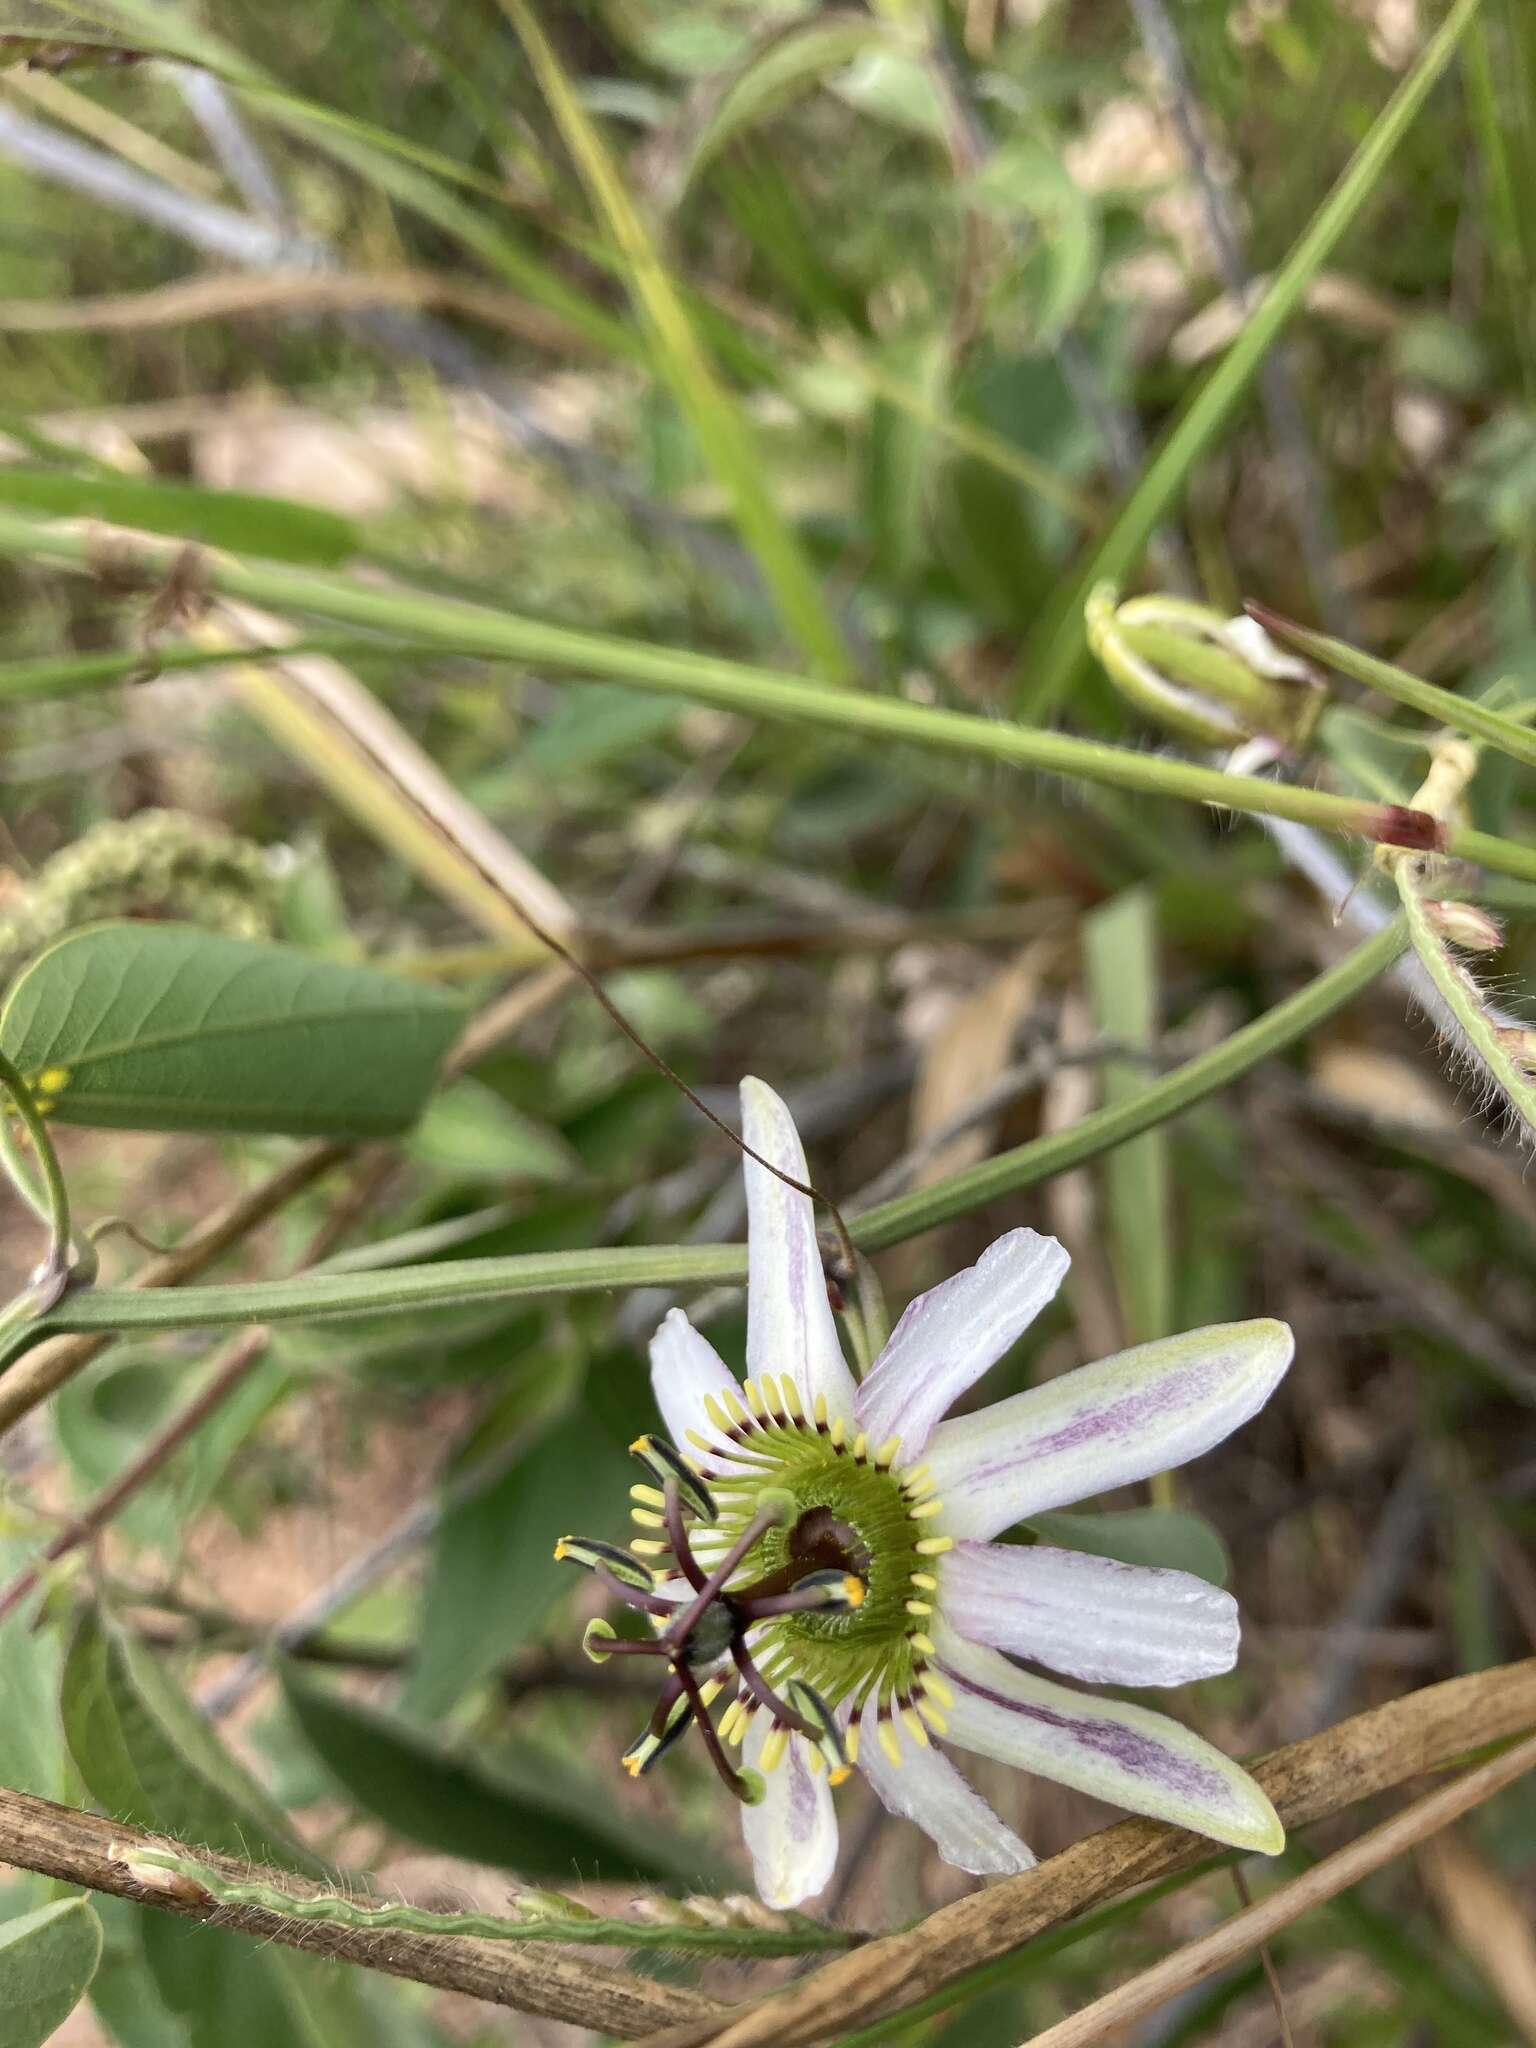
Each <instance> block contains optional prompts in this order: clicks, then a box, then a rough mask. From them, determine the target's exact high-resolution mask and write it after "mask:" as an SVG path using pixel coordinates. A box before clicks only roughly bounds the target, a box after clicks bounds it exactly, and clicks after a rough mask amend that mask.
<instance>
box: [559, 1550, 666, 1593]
mask: <svg viewBox="0 0 1536 2048" xmlns="http://www.w3.org/2000/svg"><path fill="white" fill-rule="evenodd" d="M664 1548H665V1545H664V1544H660V1543H656V1544H650V1545H647V1544H644V1543H637V1544H635V1545H634V1547H633V1549H631V1550H621V1549H620V1548H619V1546H618V1544H617V1543H603V1542H600V1541H599V1540H598V1538H597V1537H595V1536H562V1537H561V1538H560V1541H559V1542H558V1543H557V1544H556V1545H555V1556H556V1558H557V1560H558V1561H559V1562H560V1563H561V1564H579V1565H580V1566H581V1567H582V1568H583V1570H585V1571H589V1572H596V1571H605V1572H607V1573H609V1574H610V1575H611V1576H612V1577H613V1578H615V1579H617V1580H618V1582H619V1584H620V1585H621V1586H634V1587H636V1588H637V1589H638V1590H639V1591H641V1592H643V1593H649V1592H650V1590H651V1589H652V1587H653V1586H654V1585H655V1584H656V1574H655V1573H654V1572H653V1571H652V1570H651V1568H650V1566H649V1565H645V1564H642V1563H641V1562H640V1559H639V1557H638V1556H636V1555H635V1553H636V1552H637V1551H644V1550H646V1549H652V1550H662V1549H664Z"/></svg>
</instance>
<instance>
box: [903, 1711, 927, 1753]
mask: <svg viewBox="0 0 1536 2048" xmlns="http://www.w3.org/2000/svg"><path fill="white" fill-rule="evenodd" d="M901 1718H902V1721H903V1722H904V1723H905V1725H906V1728H907V1732H908V1734H910V1736H911V1737H912V1740H913V1741H914V1742H915V1743H917V1744H918V1746H919V1747H920V1748H922V1749H926V1748H927V1747H928V1730H927V1729H926V1728H925V1727H924V1726H923V1717H922V1715H921V1714H920V1713H919V1712H918V1711H917V1709H916V1707H903V1708H902V1710H901Z"/></svg>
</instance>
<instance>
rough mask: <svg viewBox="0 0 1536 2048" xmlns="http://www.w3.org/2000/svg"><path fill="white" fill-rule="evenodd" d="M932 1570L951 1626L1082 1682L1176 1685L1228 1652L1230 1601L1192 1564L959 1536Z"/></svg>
mask: <svg viewBox="0 0 1536 2048" xmlns="http://www.w3.org/2000/svg"><path fill="white" fill-rule="evenodd" d="M939 1570H940V1577H939V1587H940V1591H939V1602H940V1606H941V1608H942V1611H943V1614H944V1618H945V1620H946V1621H948V1622H950V1623H951V1624H952V1625H953V1627H954V1628H955V1629H956V1630H957V1631H958V1632H959V1633H960V1634H961V1635H963V1636H966V1637H968V1638H969V1639H970V1641H971V1642H973V1643H990V1644H991V1646H992V1648H993V1649H994V1650H1011V1651H1012V1652H1013V1654H1014V1656H1016V1657H1027V1658H1028V1659H1029V1660H1030V1662H1031V1663H1033V1664H1046V1665H1049V1666H1050V1668H1051V1670H1052V1671H1065V1672H1066V1673H1067V1675H1068V1677H1069V1678H1083V1679H1086V1680H1087V1681H1088V1682H1089V1684H1091V1685H1184V1684H1187V1683H1188V1682H1189V1680H1191V1679H1195V1678H1210V1677H1212V1676H1214V1674H1215V1673H1216V1672H1218V1671H1230V1670H1231V1669H1232V1666H1233V1665H1234V1664H1235V1663H1236V1662H1237V1643H1238V1634H1239V1628H1238V1619H1237V1602H1236V1601H1235V1600H1234V1599H1233V1598H1232V1595H1231V1594H1230V1593H1224V1592H1223V1591H1222V1590H1221V1588H1220V1587H1219V1586H1212V1585H1209V1584H1207V1582H1206V1581H1205V1580H1204V1579H1197V1578H1196V1577H1195V1575H1194V1573H1193V1572H1176V1571H1164V1570H1160V1569H1158V1568H1157V1567H1156V1566H1153V1565H1144V1564H1120V1563H1119V1562H1118V1561H1117V1560H1116V1559H1114V1558H1112V1557H1089V1556H1087V1555H1086V1554H1085V1553H1084V1552H1083V1551H1080V1550H1053V1549H1051V1548H1050V1547H1049V1546H1048V1545H1046V1544H1043V1543H1039V1544H1035V1545H1033V1546H1031V1547H1029V1548H1027V1549H1026V1548H1024V1547H1023V1546H1021V1545H1019V1544H1014V1543H960V1544H957V1546H956V1547H955V1549H954V1550H952V1551H951V1552H950V1553H949V1555H948V1556H947V1557H946V1558H944V1559H943V1561H942V1563H941V1565H940V1568H939Z"/></svg>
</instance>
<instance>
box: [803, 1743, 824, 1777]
mask: <svg viewBox="0 0 1536 2048" xmlns="http://www.w3.org/2000/svg"><path fill="white" fill-rule="evenodd" d="M805 1760H806V1762H807V1763H808V1764H809V1765H810V1767H811V1776H812V1777H813V1778H819V1777H820V1776H821V1774H822V1772H823V1771H824V1770H825V1769H826V1768H827V1760H826V1758H825V1757H824V1756H823V1755H822V1753H821V1751H820V1750H819V1749H815V1748H812V1747H810V1746H809V1745H808V1746H807V1748H806V1752H805Z"/></svg>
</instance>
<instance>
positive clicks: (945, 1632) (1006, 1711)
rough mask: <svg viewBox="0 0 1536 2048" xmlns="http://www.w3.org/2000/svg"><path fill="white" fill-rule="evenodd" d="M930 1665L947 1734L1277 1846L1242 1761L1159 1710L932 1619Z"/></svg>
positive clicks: (1180, 1818)
mask: <svg viewBox="0 0 1536 2048" xmlns="http://www.w3.org/2000/svg"><path fill="white" fill-rule="evenodd" d="M935 1639H936V1641H937V1643H938V1651H939V1655H938V1661H937V1666H936V1668H937V1669H938V1670H939V1671H941V1672H942V1673H943V1675H944V1676H945V1677H946V1678H947V1679H948V1680H949V1682H950V1684H951V1685H952V1686H953V1687H954V1690H955V1700H954V1705H953V1706H946V1707H945V1709H944V1714H945V1719H946V1720H947V1721H948V1723H949V1740H950V1741H951V1742H957V1743H959V1744H960V1745H961V1746H962V1747H963V1748H966V1749H974V1750H977V1751H979V1752H980V1753H981V1755H983V1756H990V1757H996V1758H997V1759H998V1761H999V1762H1001V1763H1005V1764H1014V1765H1016V1766H1017V1767H1018V1768H1019V1769H1020V1770H1023V1771H1035V1772H1037V1773H1038V1774H1039V1775H1040V1776H1041V1777H1042V1778H1054V1779H1056V1780H1057V1781H1058V1783H1060V1784H1063V1785H1072V1786H1075V1787H1076V1789H1077V1790H1078V1791H1079V1792H1088V1793H1091V1794H1092V1795H1093V1796H1094V1798H1096V1799H1106V1800H1108V1801H1110V1803H1111V1804H1113V1805H1115V1806H1125V1807H1129V1808H1130V1810H1131V1812H1132V1813H1146V1814H1150V1815H1151V1816H1152V1817H1153V1818H1154V1819H1155V1820H1166V1821H1172V1822H1173V1823H1174V1825H1175V1826H1177V1827H1182V1828H1191V1829H1193V1831H1194V1832H1195V1833H1196V1834H1199V1835H1207V1836H1209V1837H1210V1838H1211V1840H1213V1841H1217V1842H1227V1843H1230V1844H1231V1845H1232V1846H1233V1847H1234V1848H1239V1849H1259V1850H1262V1851H1263V1852H1264V1853H1265V1854H1266V1855H1270V1856H1274V1855H1278V1854H1279V1852H1280V1850H1281V1849H1283V1848H1284V1847H1285V1830H1284V1829H1283V1828H1282V1827H1281V1825H1280V1820H1279V1816H1278V1815H1277V1814H1276V1812H1275V1810H1274V1808H1273V1807H1272V1806H1271V1805H1270V1803H1269V1801H1268V1799H1267V1798H1266V1797H1265V1796H1264V1794H1263V1792H1262V1791H1261V1790H1260V1789H1259V1787H1258V1786H1257V1785H1256V1784H1255V1783H1254V1781H1253V1779H1252V1778H1250V1777H1249V1776H1248V1774H1247V1772H1246V1771H1244V1770H1240V1769H1239V1767H1238V1766H1237V1765H1236V1764H1235V1763H1233V1762H1232V1761H1231V1759H1230V1758H1229V1757H1225V1756H1223V1755H1222V1754H1221V1751H1220V1750H1218V1749H1213V1748H1212V1747H1211V1745H1210V1744H1209V1743H1208V1742H1203V1741H1202V1740H1201V1739H1200V1737H1199V1736H1198V1735H1192V1734H1191V1733H1190V1732H1189V1730H1188V1729H1187V1728H1181V1727H1180V1726H1179V1724H1178V1722H1177V1721H1170V1720H1169V1718H1168V1717H1167V1715H1166V1714H1154V1713H1151V1712H1150V1711H1149V1710H1148V1709H1147V1708H1146V1707H1131V1706H1126V1705H1124V1704H1122V1703H1121V1702H1120V1701H1118V1700H1101V1699H1095V1698H1093V1697H1092V1696H1091V1695H1087V1694H1083V1693H1075V1692H1069V1691H1068V1690H1067V1688H1066V1687H1065V1686H1062V1685H1053V1684H1052V1683H1051V1681H1050V1680H1049V1679H1046V1678H1036V1677H1034V1676H1033V1675H1032V1674H1031V1673H1029V1672H1026V1671H1021V1670H1020V1669H1019V1668H1018V1666H1017V1665H1016V1664H1010V1663H1009V1662H1008V1660H1007V1658H1006V1657H1001V1656H999V1655H998V1653H997V1651H996V1650H984V1649H980V1648H978V1647H977V1646H976V1645H975V1644H973V1643H966V1642H962V1641H961V1639H960V1638H959V1637H958V1636H957V1635H956V1634H955V1633H954V1631H953V1630H952V1629H950V1628H947V1627H945V1626H944V1625H943V1624H942V1623H940V1624H939V1626H938V1628H937V1630H936V1632H935Z"/></svg>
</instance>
